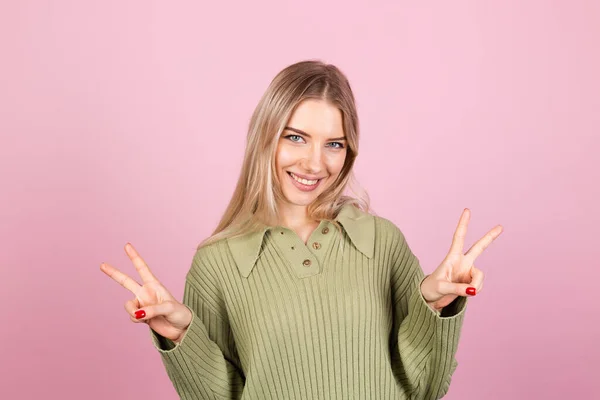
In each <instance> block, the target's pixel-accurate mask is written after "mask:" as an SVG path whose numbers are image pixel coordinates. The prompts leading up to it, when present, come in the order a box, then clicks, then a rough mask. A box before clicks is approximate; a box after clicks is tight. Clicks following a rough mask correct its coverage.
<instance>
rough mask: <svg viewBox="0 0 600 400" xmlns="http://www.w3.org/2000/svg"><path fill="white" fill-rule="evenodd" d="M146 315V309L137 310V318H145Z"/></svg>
mask: <svg viewBox="0 0 600 400" xmlns="http://www.w3.org/2000/svg"><path fill="white" fill-rule="evenodd" d="M145 316H146V311H144V310H137V311H136V312H135V318H136V319H140V318H144V317H145Z"/></svg>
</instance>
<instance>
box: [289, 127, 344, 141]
mask: <svg viewBox="0 0 600 400" xmlns="http://www.w3.org/2000/svg"><path fill="white" fill-rule="evenodd" d="M286 129H288V130H290V131H293V132H296V133H300V134H302V135H304V136H307V137H311V136H310V135H309V134H308V133H306V132H304V131H303V130H300V129H297V128H292V127H291V126H286V127H285V128H283V130H286ZM328 140H346V137H345V136H342V137H339V138H332V139H328Z"/></svg>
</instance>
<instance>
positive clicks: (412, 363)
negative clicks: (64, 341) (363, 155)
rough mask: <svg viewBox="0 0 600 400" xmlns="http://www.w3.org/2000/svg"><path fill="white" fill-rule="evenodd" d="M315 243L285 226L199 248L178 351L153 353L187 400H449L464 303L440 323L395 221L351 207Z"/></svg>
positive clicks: (167, 344)
mask: <svg viewBox="0 0 600 400" xmlns="http://www.w3.org/2000/svg"><path fill="white" fill-rule="evenodd" d="M336 220H337V221H338V222H340V223H341V224H342V226H343V228H344V229H343V231H342V233H341V234H340V233H339V232H338V231H337V230H336V228H335V227H334V226H333V224H332V223H331V222H329V221H321V222H320V224H319V227H318V228H317V229H315V231H313V233H312V234H311V236H310V238H309V240H308V242H307V244H305V243H304V242H303V241H302V239H300V237H299V236H298V235H297V234H296V233H295V232H294V231H292V230H290V229H288V228H285V227H281V226H277V227H270V228H267V229H265V230H264V231H261V232H257V233H255V234H250V235H247V236H245V237H240V238H235V239H228V240H222V241H219V242H216V243H213V244H211V245H209V246H206V247H203V248H201V249H199V250H198V251H197V252H196V254H195V255H194V257H193V262H192V265H191V267H190V269H189V271H188V273H187V276H186V282H185V289H184V296H183V303H184V304H185V305H186V306H187V307H188V308H189V309H190V310H191V311H192V315H193V318H192V322H191V324H190V326H189V327H188V330H187V331H186V333H185V336H184V337H183V339H182V340H181V341H180V343H178V344H175V343H173V342H172V341H170V340H169V339H166V338H164V337H162V336H160V335H159V334H157V333H156V332H155V331H153V330H152V329H151V330H150V335H151V338H152V342H153V344H154V346H155V347H156V349H157V350H158V352H159V353H160V355H161V358H162V361H163V364H164V366H165V368H166V371H167V374H168V376H169V378H170V380H171V382H172V383H173V385H174V387H175V390H176V391H177V393H178V394H179V396H180V397H181V398H182V399H186V400H187V399H190V400H191V399H246V400H250V399H261V400H262V399H439V398H441V397H442V396H443V395H445V394H446V393H447V391H448V388H449V386H450V382H451V377H452V374H453V373H454V371H455V369H456V367H457V365H458V364H457V362H456V359H455V355H456V351H457V346H458V342H459V337H460V331H461V328H462V324H463V318H464V313H465V310H466V306H467V304H466V303H467V298H466V297H462V296H460V297H458V298H457V299H456V300H455V301H454V302H453V303H452V304H450V305H449V306H447V307H445V308H444V309H443V311H442V313H436V312H434V311H433V310H431V309H430V308H429V307H428V306H427V304H426V302H425V300H424V298H423V296H422V295H421V292H420V289H419V288H420V284H421V282H422V281H423V279H424V278H425V275H424V273H423V270H422V269H421V266H420V264H419V261H418V259H417V257H416V256H415V255H414V254H413V253H412V251H411V250H410V247H409V246H408V243H407V241H406V240H405V237H404V235H403V234H402V232H401V231H400V229H399V228H398V227H397V226H396V225H394V223H392V222H391V221H389V220H387V219H385V218H382V217H379V216H374V215H371V214H367V213H363V212H362V211H360V210H358V209H357V208H355V207H354V206H351V205H347V206H345V207H344V209H343V210H342V211H341V212H340V213H339V215H338V217H337V218H336Z"/></svg>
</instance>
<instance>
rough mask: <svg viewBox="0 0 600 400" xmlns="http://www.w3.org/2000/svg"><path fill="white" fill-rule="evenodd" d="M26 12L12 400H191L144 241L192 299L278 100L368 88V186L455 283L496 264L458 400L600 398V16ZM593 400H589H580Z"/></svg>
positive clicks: (489, 10) (7, 287) (333, 5)
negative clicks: (467, 265) (290, 83)
mask: <svg viewBox="0 0 600 400" xmlns="http://www.w3.org/2000/svg"><path fill="white" fill-rule="evenodd" d="M199 3H200V2H196V1H194V2H192V1H187V2H166V1H163V2H159V1H114V0H113V1H106V0H105V1H93V2H92V1H85V2H84V1H60V2H59V1H37V2H33V1H22V0H20V1H4V2H2V4H1V5H0V50H1V52H0V57H1V60H0V61H1V63H0V70H1V74H0V133H1V141H0V182H1V183H2V193H1V195H0V213H1V215H0V222H1V223H0V241H1V245H0V246H1V247H0V267H1V272H2V275H1V280H0V296H1V299H0V300H1V303H0V304H1V307H0V310H1V311H0V313H1V314H0V321H1V322H0V326H1V328H0V342H1V343H2V355H1V356H0V368H1V371H0V398H4V399H9V398H10V399H13V398H18V399H39V398H62V399H82V398H86V399H107V398H110V399H132V398H136V399H142V398H144V399H175V398H177V395H176V393H175V390H174V389H173V387H172V385H171V382H170V381H169V379H168V377H167V375H166V372H165V371H164V368H163V365H162V363H161V361H160V356H159V353H158V352H156V351H155V350H154V348H153V347H152V344H151V341H150V337H149V333H148V328H147V326H146V325H141V324H133V323H131V322H130V320H129V317H128V315H127V313H126V312H125V309H124V307H123V305H124V303H125V302H126V301H127V300H128V299H130V298H132V297H133V296H132V295H131V294H130V293H129V292H128V291H126V290H125V289H124V288H122V287H121V286H119V285H118V284H117V283H116V282H114V281H112V280H110V279H109V278H108V277H106V276H105V275H104V274H103V273H102V272H101V271H100V270H99V266H100V263H101V262H104V261H105V262H108V263H111V264H112V265H114V266H116V267H117V268H120V269H122V270H123V271H125V272H127V273H129V274H131V275H132V276H136V273H135V269H134V268H133V265H132V264H131V263H130V261H129V259H128V258H127V255H126V254H125V252H124V246H125V244H126V243H127V242H128V241H130V242H131V243H132V244H133V245H134V246H136V247H137V249H138V250H139V251H140V253H141V254H142V256H143V257H144V258H145V259H146V261H147V262H148V264H149V265H150V267H151V268H152V270H153V271H154V272H155V274H156V275H157V276H158V277H159V279H161V281H162V282H163V283H164V284H165V286H166V287H167V288H169V289H170V290H171V291H172V292H173V294H174V295H175V296H176V297H177V298H178V299H181V296H182V294H183V284H184V277H185V273H186V272H187V270H188V268H189V266H190V264H191V260H192V256H193V254H194V251H195V247H196V245H197V244H198V243H199V242H200V241H201V240H202V239H203V238H205V237H206V236H207V235H209V234H210V232H211V231H212V229H213V228H214V227H215V224H216V223H217V221H218V218H219V217H220V215H221V213H222V212H223V211H224V209H225V206H226V203H227V202H228V200H229V198H230V196H231V194H232V193H233V188H234V184H235V182H236V179H237V177H238V173H239V168H240V165H241V160H242V155H243V149H244V141H245V136H246V128H247V123H248V120H249V118H250V115H251V113H252V110H253V109H254V107H255V105H256V103H257V102H258V100H259V98H260V96H261V95H262V93H263V92H264V90H265V89H266V87H267V85H268V84H269V82H270V80H271V79H272V78H273V77H274V76H275V74H276V73H277V72H278V71H279V70H281V69H282V68H284V67H285V66H287V65H289V64H291V63H294V62H296V61H299V60H302V59H306V58H319V59H323V60H324V61H327V62H330V63H334V64H336V65H338V66H339V67H340V68H341V69H342V70H343V71H344V72H345V73H346V74H347V75H348V77H349V79H350V81H351V83H352V85H353V88H354V90H355V94H356V97H357V101H358V108H359V115H360V118H361V127H362V138H361V154H360V156H359V158H358V161H357V164H356V173H357V176H358V177H359V180H360V182H361V183H362V184H363V186H364V187H365V188H366V189H367V191H368V192H369V194H370V195H371V200H372V205H373V207H374V208H375V211H376V212H377V213H378V214H379V215H381V216H384V217H386V218H389V219H391V220H392V221H394V222H395V223H396V224H397V225H398V226H400V227H401V229H402V230H403V232H404V233H405V235H406V236H407V238H408V240H409V243H410V244H411V247H412V248H413V250H414V252H415V253H416V254H417V256H418V257H419V259H420V260H421V264H422V266H423V269H424V270H425V271H426V272H427V273H428V272H431V271H432V270H433V269H435V267H437V265H438V264H439V262H440V261H441V260H442V259H443V258H444V256H445V254H446V252H447V251H448V249H449V246H450V243H451V240H452V234H453V232H454V229H455V227H456V224H457V222H458V218H459V217H460V214H461V212H462V210H463V208H464V207H469V208H471V210H472V219H471V224H470V229H469V233H468V236H467V243H466V248H465V251H466V250H467V249H468V248H469V247H470V246H471V245H472V244H473V243H474V242H475V241H477V240H478V239H479V238H480V237H482V236H483V235H484V234H485V233H486V232H487V231H488V230H489V229H491V228H492V227H494V226H495V225H496V224H502V225H503V226H504V233H503V234H502V235H501V236H500V237H499V238H498V239H497V241H496V242H495V243H494V244H493V245H492V246H490V247H489V248H488V249H487V250H486V251H485V252H484V254H483V255H482V256H481V257H480V258H479V259H478V260H477V262H476V265H477V266H478V267H479V268H481V269H482V270H484V272H485V273H486V280H485V288H484V290H483V292H482V293H481V294H480V295H478V296H477V297H476V298H474V299H472V300H471V301H470V306H469V310H468V312H467V315H466V319H465V324H464V328H463V331H462V337H461V343H460V346H459V351H458V355H457V358H458V361H459V367H458V369H457V371H456V373H455V374H454V377H453V383H452V385H451V387H450V392H449V394H448V396H447V397H446V398H448V399H465V398H466V399H476V398H477V399H563V398H566V397H569V398H586V399H588V398H592V397H593V393H597V378H598V375H599V373H600V370H599V367H598V365H600V350H599V348H600V347H599V346H598V343H597V340H598V338H599V337H600V324H599V323H598V317H597V313H598V301H597V296H598V295H597V293H598V282H599V279H600V274H599V273H598V269H599V267H600V265H599V262H598V260H599V258H600V257H599V256H600V250H599V249H600V245H598V240H597V237H598V225H599V222H600V221H599V220H600V212H599V211H598V207H599V200H600V199H599V197H600V196H599V193H598V192H599V189H598V188H599V180H600V179H599V178H600V162H599V161H598V157H599V151H600V146H599V144H600V139H599V132H600V130H599V128H600V113H599V109H600V100H599V93H600V79H599V71H600V56H599V48H600V43H599V42H600V6H599V5H598V4H599V3H598V2H596V1H593V0H590V1H562V2H559V1H542V0H537V1H516V0H512V1H496V2H482V1H438V2H427V4H425V5H423V4H421V3H423V2H416V1H411V2H409V1H388V2H383V1H371V2H370V5H368V6H367V5H366V2H363V3H364V4H363V5H358V4H352V3H351V2H347V1H346V2H342V1H326V2H324V3H321V2H320V1H315V0H313V1H305V2H282V1H254V2H241V1H240V2H237V3H238V4H233V3H222V4H220V3H218V2H202V3H203V4H199ZM578 396H579V397H578Z"/></svg>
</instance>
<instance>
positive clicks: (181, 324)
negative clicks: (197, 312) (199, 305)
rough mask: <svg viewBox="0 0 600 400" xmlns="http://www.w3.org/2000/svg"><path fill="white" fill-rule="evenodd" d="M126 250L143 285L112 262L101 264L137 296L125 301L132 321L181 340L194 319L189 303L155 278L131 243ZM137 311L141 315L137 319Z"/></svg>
mask: <svg viewBox="0 0 600 400" xmlns="http://www.w3.org/2000/svg"><path fill="white" fill-rule="evenodd" d="M125 252H126V253H127V255H128V256H129V258H130V259H131V262H132V263H133V265H134V266H135V269H136V270H137V272H138V273H139V274H140V277H141V278H142V282H143V285H141V286H140V284H139V283H137V282H136V281H135V280H134V279H132V278H130V277H129V276H128V275H126V274H124V273H123V272H121V271H119V270H118V269H116V268H114V267H113V266H111V265H109V264H106V263H102V264H101V265H100V269H101V270H102V272H104V273H105V274H106V275H108V276H110V277H111V278H112V279H114V280H115V281H117V282H118V283H119V284H120V285H121V286H123V287H124V288H125V289H127V290H129V291H130V292H131V293H133V294H134V295H135V298H134V299H133V300H129V301H127V303H125V310H127V313H128V314H129V318H130V320H131V321H132V322H135V323H140V322H143V323H147V324H148V325H149V326H150V328H152V329H153V330H154V331H155V332H156V333H158V334H159V335H162V336H164V337H165V338H167V339H170V340H172V341H174V342H176V343H178V342H179V341H180V340H181V338H182V337H183V334H184V333H185V331H186V330H187V328H188V326H189V325H190V323H191V321H192V312H191V311H190V309H189V308H188V307H187V306H186V305H184V304H182V303H180V302H178V301H177V300H175V298H174V297H173V295H171V293H169V291H168V290H167V289H166V288H165V287H164V286H163V285H162V284H161V283H160V282H159V281H158V279H156V277H155V276H154V275H153V274H152V272H150V268H148V266H147V265H146V263H145V262H144V260H143V259H142V257H140V255H139V254H138V253H137V251H135V249H134V248H133V246H132V245H131V244H129V243H127V244H126V245H125ZM136 312H137V316H138V317H139V318H136ZM140 315H141V316H140Z"/></svg>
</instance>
